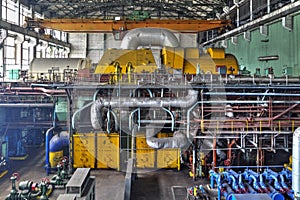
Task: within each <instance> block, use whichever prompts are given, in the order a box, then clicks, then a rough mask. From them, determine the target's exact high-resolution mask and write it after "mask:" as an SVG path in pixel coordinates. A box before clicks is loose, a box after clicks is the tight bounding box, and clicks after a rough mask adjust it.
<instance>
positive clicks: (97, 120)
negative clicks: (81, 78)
mask: <svg viewBox="0 0 300 200" xmlns="http://www.w3.org/2000/svg"><path fill="white" fill-rule="evenodd" d="M102 107H103V103H102V101H101V99H98V100H96V101H95V102H94V103H93V104H92V106H91V124H92V127H93V128H94V129H96V130H99V129H102V126H103V122H102V115H101V109H102Z"/></svg>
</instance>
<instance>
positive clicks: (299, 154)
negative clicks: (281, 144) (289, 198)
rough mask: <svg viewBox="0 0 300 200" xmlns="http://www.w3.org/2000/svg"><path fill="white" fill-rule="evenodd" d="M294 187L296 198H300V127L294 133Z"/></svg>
mask: <svg viewBox="0 0 300 200" xmlns="http://www.w3.org/2000/svg"><path fill="white" fill-rule="evenodd" d="M292 155H293V169H292V188H293V190H294V195H295V197H296V198H300V170H299V169H300V127H299V128H297V129H296V130H295V132H294V134H293V154H292Z"/></svg>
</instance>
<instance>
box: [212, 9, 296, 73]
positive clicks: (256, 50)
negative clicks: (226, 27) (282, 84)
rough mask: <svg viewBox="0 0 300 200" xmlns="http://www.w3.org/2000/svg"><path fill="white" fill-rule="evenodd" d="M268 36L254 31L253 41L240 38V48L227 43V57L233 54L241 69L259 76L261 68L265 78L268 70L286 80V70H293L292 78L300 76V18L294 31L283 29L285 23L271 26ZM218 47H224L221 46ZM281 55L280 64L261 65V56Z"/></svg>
mask: <svg viewBox="0 0 300 200" xmlns="http://www.w3.org/2000/svg"><path fill="white" fill-rule="evenodd" d="M267 27H268V35H263V34H261V33H260V29H259V28H258V29H256V30H253V31H251V40H250V41H248V40H246V39H244V34H240V35H238V36H237V44H233V43H232V42H231V40H230V39H227V44H228V46H227V49H226V52H227V53H232V54H234V55H235V56H236V58H237V59H238V62H239V64H240V65H243V66H246V68H247V69H248V70H250V71H251V72H252V74H253V73H255V70H256V68H260V71H261V75H264V72H265V68H267V67H272V68H273V69H274V74H275V76H282V70H283V68H286V67H290V70H291V71H290V74H292V75H294V76H295V75H297V76H299V75H300V69H299V62H300V44H299V41H300V15H296V16H294V17H293V29H292V30H288V29H286V28H284V27H283V26H282V21H281V20H280V21H278V22H276V23H273V24H270V25H268V26H267ZM217 46H221V43H219V44H218V45H217ZM270 55H278V56H279V59H278V60H270V61H258V57H260V56H270Z"/></svg>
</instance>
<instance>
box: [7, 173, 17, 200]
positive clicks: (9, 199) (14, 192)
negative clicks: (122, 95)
mask: <svg viewBox="0 0 300 200" xmlns="http://www.w3.org/2000/svg"><path fill="white" fill-rule="evenodd" d="M19 177H20V176H19V174H18V173H13V174H12V175H11V177H10V180H11V190H10V194H9V195H8V196H7V197H6V198H5V199H6V200H14V199H17V197H18V195H19V193H18V190H17V188H16V181H17V180H19Z"/></svg>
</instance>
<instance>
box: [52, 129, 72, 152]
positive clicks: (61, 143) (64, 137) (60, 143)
mask: <svg viewBox="0 0 300 200" xmlns="http://www.w3.org/2000/svg"><path fill="white" fill-rule="evenodd" d="M66 146H69V134H68V132H66V131H62V132H60V133H59V134H56V135H55V136H53V137H52V138H51V140H50V143H49V151H50V152H57V151H60V150H62V149H63V148H64V147H66Z"/></svg>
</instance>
